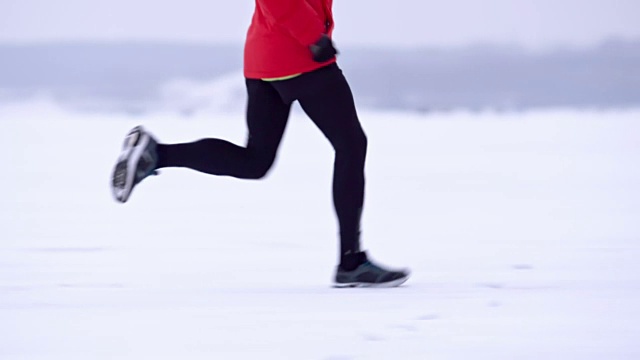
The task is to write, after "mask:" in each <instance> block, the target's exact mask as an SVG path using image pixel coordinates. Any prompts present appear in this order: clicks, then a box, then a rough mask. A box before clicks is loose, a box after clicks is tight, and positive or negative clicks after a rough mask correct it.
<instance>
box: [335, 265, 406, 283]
mask: <svg viewBox="0 0 640 360" xmlns="http://www.w3.org/2000/svg"><path fill="white" fill-rule="evenodd" d="M409 275H410V271H409V270H407V269H403V270H389V269H385V268H383V267H381V266H379V265H376V264H374V263H373V262H371V261H370V260H366V261H365V262H364V263H362V264H360V266H358V267H357V268H355V269H354V270H351V271H346V270H344V269H342V268H341V267H338V270H337V272H336V277H335V281H334V287H339V288H351V287H379V288H387V287H396V286H400V285H402V284H403V283H404V282H405V281H407V279H409Z"/></svg>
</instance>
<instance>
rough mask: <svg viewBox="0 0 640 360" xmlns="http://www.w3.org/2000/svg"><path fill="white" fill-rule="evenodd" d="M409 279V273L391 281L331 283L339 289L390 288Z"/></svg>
mask: <svg viewBox="0 0 640 360" xmlns="http://www.w3.org/2000/svg"><path fill="white" fill-rule="evenodd" d="M408 279H409V275H407V276H405V277H402V278H400V279H396V280H393V281H388V282H384V283H363V282H352V283H336V282H334V283H333V287H335V288H339V289H346V288H392V287H398V286H400V285H402V284H404V283H405V282H406V281H407V280H408Z"/></svg>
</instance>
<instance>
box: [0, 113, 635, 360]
mask: <svg viewBox="0 0 640 360" xmlns="http://www.w3.org/2000/svg"><path fill="white" fill-rule="evenodd" d="M361 118H362V121H363V125H364V127H365V130H366V131H367V134H368V135H369V144H370V146H369V158H368V164H367V181H368V182H367V198H366V206H365V213H364V219H363V231H364V232H363V235H364V238H363V243H364V246H365V248H366V249H368V250H369V251H370V255H371V256H372V257H373V258H374V259H376V260H378V261H380V262H382V263H384V264H387V265H391V266H408V267H410V268H412V270H413V276H412V278H411V279H410V280H409V281H408V282H407V283H406V285H404V286H402V287H400V288H396V289H375V290H367V289H347V290H345V289H333V288H331V287H330V286H329V285H330V280H331V277H332V275H333V271H334V266H335V261H336V249H337V241H336V234H335V233H336V224H335V217H334V214H333V208H332V203H331V193H330V191H331V166H332V151H331V148H330V146H329V144H328V143H327V142H326V140H325V139H324V138H323V137H322V135H321V134H320V132H319V131H318V130H316V129H315V128H314V127H313V125H312V124H311V122H310V121H308V120H307V119H306V118H305V117H304V116H303V115H302V114H300V113H296V114H294V115H293V117H292V119H291V122H290V124H289V128H288V129H287V133H286V136H285V139H284V142H283V145H282V148H281V152H280V156H279V158H278V161H277V163H276V164H275V167H274V169H273V170H272V172H271V173H270V175H269V176H268V178H266V179H265V180H262V181H240V180H235V179H231V178H216V177H212V176H207V175H203V174H199V173H196V172H192V171H188V170H183V169H167V170H164V171H163V172H162V173H161V174H160V176H158V177H153V178H149V179H147V180H145V181H144V182H143V183H142V184H141V185H140V186H139V187H138V188H136V190H135V191H134V193H133V195H132V198H131V200H130V202H129V203H127V204H125V205H121V204H118V203H116V202H114V201H113V200H112V199H111V194H110V191H109V186H108V183H109V176H110V173H111V169H112V166H113V162H114V161H115V158H116V156H117V154H118V152H119V149H120V143H121V140H122V137H123V136H124V135H125V133H126V132H127V131H128V130H129V128H130V127H132V126H134V125H137V124H144V125H146V126H147V127H148V128H149V129H150V130H151V131H152V132H153V133H154V134H155V135H156V136H157V137H158V138H159V139H160V140H161V141H164V142H178V141H187V140H195V139H198V138H201V137H209V136H216V137H223V138H225V139H229V140H232V141H234V142H236V143H242V142H244V137H245V127H244V120H243V116H242V114H231V113H220V114H217V115H216V114H201V115H195V116H193V117H191V118H182V117H180V116H177V115H172V114H155V115H151V114H149V115H144V116H138V117H136V116H125V115H96V114H93V115H87V114H80V113H73V112H70V111H64V110H61V109H58V108H56V107H55V106H52V105H50V104H47V103H46V102H32V103H28V104H21V105H3V107H2V108H0V144H2V151H1V152H0V163H1V164H2V168H3V170H2V179H1V180H0V181H1V182H0V183H1V184H2V188H3V189H4V191H5V192H4V194H3V196H2V200H1V201H0V215H1V220H0V239H1V240H0V359H2V360H18V359H20V360H27V359H28V360H38V359H46V360H51V359H55V360H57V359H64V360H70V359H82V360H87V359H91V360H99V359H135V360H140V359H319V360H329V359H331V360H338V359H341V360H344V359H391V358H395V359H465V360H468V359H492V360H495V359H504V360H507V359H521V360H522V359H536V360H537V359H563V360H565V359H638V358H640V345H639V344H638V339H640V325H639V323H640V265H639V264H640V166H639V164H640V110H636V111H632V110H627V111H578V110H549V111H536V112H527V113H504V114H496V113H491V112H484V113H477V114H470V113H464V112H454V113H434V114H428V115H416V114H401V113H381V112H379V113H367V112H363V113H361Z"/></svg>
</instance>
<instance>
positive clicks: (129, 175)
mask: <svg viewBox="0 0 640 360" xmlns="http://www.w3.org/2000/svg"><path fill="white" fill-rule="evenodd" d="M149 139H150V136H149V135H148V134H146V133H145V131H144V130H143V129H142V128H141V127H136V128H134V129H133V130H131V131H130V132H129V134H127V136H126V137H125V140H124V144H123V146H122V152H121V153H120V156H119V157H118V161H117V162H116V166H115V167H114V170H113V175H112V177H111V190H112V192H113V197H114V198H115V199H116V201H119V202H122V203H124V202H127V200H129V196H130V195H131V191H132V190H133V187H134V185H135V183H134V181H135V175H136V168H137V167H138V162H139V161H140V158H141V157H142V154H143V152H144V150H145V149H146V148H147V145H148V144H149ZM122 163H125V164H126V166H124V167H123V166H119V165H121V164H122ZM123 173H124V174H123ZM121 176H124V177H125V181H124V185H123V186H122V187H116V185H115V182H116V178H118V177H121Z"/></svg>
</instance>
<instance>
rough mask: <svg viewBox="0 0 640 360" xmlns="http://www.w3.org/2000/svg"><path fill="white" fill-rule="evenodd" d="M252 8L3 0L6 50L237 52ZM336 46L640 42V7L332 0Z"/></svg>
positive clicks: (610, 1) (133, 0) (559, 1)
mask: <svg viewBox="0 0 640 360" xmlns="http://www.w3.org/2000/svg"><path fill="white" fill-rule="evenodd" d="M253 6H254V1H253V0H180V1H177V0H153V1H151V0H109V1H104V0H103V1H101V0H95V1H89V0H0V42H34V41H35V42H41V41H49V40H162V41H166V40H171V41H190V42H205V43H216V42H225V43H238V44H241V43H242V41H243V40H244V36H245V33H246V28H247V26H248V24H249V21H250V18H251V13H252V11H253ZM334 12H335V17H336V23H337V24H336V25H337V28H336V33H335V38H336V42H338V43H340V44H343V45H346V44H363V45H374V46H375V45H397V46H416V45H427V46H460V45H468V44H476V43H498V44H515V45H521V46H525V47H527V48H531V49H545V48H550V47H558V46H567V45H569V46H589V45H593V44H597V43H599V42H601V41H603V40H605V39H607V38H610V37H622V38H627V39H640V0H441V1H429V0H394V1H389V0H386V1H384V0H334Z"/></svg>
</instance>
